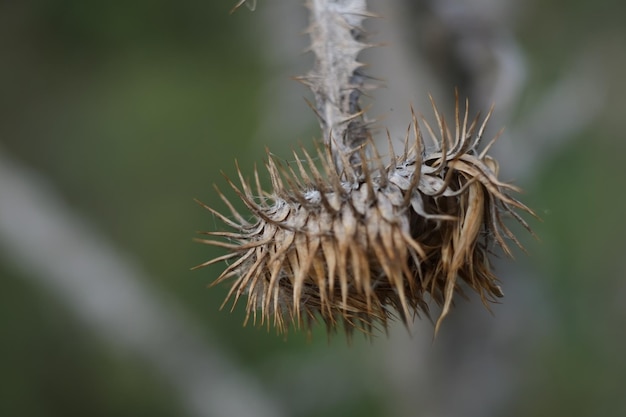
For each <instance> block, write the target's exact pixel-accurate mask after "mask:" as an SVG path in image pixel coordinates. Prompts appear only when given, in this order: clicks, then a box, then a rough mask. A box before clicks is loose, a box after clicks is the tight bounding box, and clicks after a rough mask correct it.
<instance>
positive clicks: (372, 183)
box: [198, 98, 534, 334]
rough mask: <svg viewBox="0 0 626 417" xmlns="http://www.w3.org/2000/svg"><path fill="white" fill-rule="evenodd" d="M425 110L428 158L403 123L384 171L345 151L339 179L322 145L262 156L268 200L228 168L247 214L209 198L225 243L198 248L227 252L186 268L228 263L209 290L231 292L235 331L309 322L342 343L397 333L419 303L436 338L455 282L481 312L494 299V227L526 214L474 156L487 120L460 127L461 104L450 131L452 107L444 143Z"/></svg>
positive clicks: (373, 157) (498, 242) (416, 131)
mask: <svg viewBox="0 0 626 417" xmlns="http://www.w3.org/2000/svg"><path fill="white" fill-rule="evenodd" d="M433 108H434V112H435V116H436V119H437V127H436V129H435V130H436V131H437V134H436V133H435V131H434V130H433V129H432V128H431V127H430V126H429V125H428V123H427V122H426V121H423V126H424V128H425V131H426V132H427V133H428V136H430V137H431V138H432V142H433V144H432V146H430V147H429V149H427V148H426V146H425V144H424V141H423V138H422V131H421V130H420V127H419V125H418V121H417V118H416V117H415V115H414V116H413V121H412V124H411V127H410V131H409V132H407V137H406V140H405V147H404V151H403V152H402V154H400V155H396V154H394V151H393V147H392V146H391V144H390V145H389V153H390V159H391V162H390V163H389V164H388V165H386V166H385V165H384V164H383V161H382V158H381V157H380V155H379V154H378V152H377V150H376V147H375V146H374V145H373V144H371V143H367V144H366V145H364V146H361V147H359V148H358V149H357V151H355V152H357V153H358V156H359V158H358V160H359V161H362V162H361V163H360V164H358V165H356V166H355V164H354V163H352V162H351V161H350V157H351V155H343V154H342V153H341V152H339V153H338V155H339V157H340V158H342V159H343V163H341V164H340V166H341V167H342V171H341V172H340V173H338V172H337V169H336V166H337V164H336V162H334V161H333V155H332V152H331V150H330V147H329V145H324V146H320V147H319V148H318V150H317V155H314V156H311V155H310V154H309V153H307V152H306V151H305V150H302V155H303V156H302V157H301V156H299V155H298V154H296V153H295V152H294V160H293V162H289V163H281V162H280V161H278V160H277V159H276V158H275V157H273V156H272V155H271V154H269V152H268V161H267V165H266V167H267V171H268V172H269V176H270V178H271V183H272V189H271V190H270V191H269V192H266V191H264V190H263V189H262V188H261V186H260V181H259V175H258V172H256V170H255V172H254V178H255V181H254V182H255V187H254V189H253V188H252V187H251V185H250V184H249V182H248V181H246V180H245V179H244V177H243V175H242V174H241V172H240V171H239V168H238V174H239V179H240V185H235V184H234V183H233V182H231V181H230V180H229V184H230V186H231V187H232V188H233V190H234V191H235V193H236V194H237V195H238V197H239V198H240V199H241V200H242V201H243V203H244V204H245V205H246V207H247V209H248V210H249V211H250V214H249V215H242V214H241V213H239V212H238V211H237V210H236V209H235V207H234V205H233V204H231V202H230V201H229V200H228V199H227V198H226V197H225V196H224V195H223V194H222V193H221V192H219V190H218V193H219V195H220V197H221V198H222V200H223V201H224V202H225V204H226V205H227V207H228V208H229V210H230V215H229V216H226V215H223V214H221V213H219V212H218V211H216V210H214V209H213V208H211V207H208V206H206V205H204V207H205V208H206V209H208V210H209V211H210V212H211V213H213V214H214V215H215V216H216V217H218V218H219V219H221V221H223V222H224V224H225V225H227V226H228V227H230V228H231V229H232V231H210V232H203V234H205V235H208V236H209V238H206V239H199V241H200V242H202V243H206V244H209V245H213V246H218V247H222V248H225V249H228V250H229V253H228V254H226V255H223V256H220V257H217V258H215V259H212V260H209V261H208V262H205V263H203V264H202V265H199V266H198V267H204V266H207V265H211V264H214V263H217V262H221V261H226V262H228V266H227V267H226V269H225V270H224V272H222V274H221V275H220V276H219V277H218V278H217V280H216V281H215V282H214V283H213V284H218V283H221V282H223V281H227V280H230V281H232V284H231V285H232V287H231V289H230V292H229V293H228V296H227V298H226V300H225V301H224V304H226V303H227V302H228V300H231V299H232V300H233V307H234V305H235V304H236V303H237V301H238V300H239V298H240V297H241V296H242V295H245V296H246V297H247V306H246V309H247V316H246V322H247V321H248V320H249V319H250V317H252V318H253V321H255V322H257V321H259V322H260V323H261V324H263V323H266V324H267V325H268V326H269V324H270V322H271V323H273V324H274V326H275V327H276V329H277V330H278V332H284V331H286V330H287V328H288V327H289V324H290V323H293V324H294V325H295V326H296V327H305V328H306V329H310V328H311V326H312V324H313V323H314V322H315V321H317V319H321V320H322V321H323V322H325V324H326V326H327V328H328V330H329V331H334V330H336V329H337V328H338V327H339V326H340V325H343V328H344V329H345V330H346V332H347V333H348V334H351V333H352V331H353V330H354V329H358V330H361V331H364V332H365V333H367V334H371V331H372V329H373V328H374V327H376V326H377V325H379V326H381V327H382V328H385V329H386V328H387V326H388V323H389V320H390V318H392V317H393V316H399V317H400V319H401V320H403V321H404V322H408V321H409V320H411V319H412V318H413V317H414V316H416V315H419V314H420V313H425V314H426V315H428V302H429V300H432V301H434V302H435V303H436V304H438V305H440V306H442V310H441V314H440V316H439V319H438V321H437V325H436V331H437V329H438V328H439V326H440V324H441V321H442V319H443V318H444V317H445V316H446V315H447V314H448V312H449V310H450V308H451V305H452V302H453V296H454V293H455V292H461V287H460V281H463V282H465V284H466V285H467V286H468V287H469V288H471V289H473V290H474V291H476V292H477V293H478V294H479V296H480V297H481V299H482V300H483V302H484V303H485V304H486V305H487V302H488V301H490V300H494V299H495V298H496V297H501V296H502V291H501V289H500V287H499V286H498V280H497V278H496V277H495V276H494V274H493V273H492V270H491V266H490V262H489V255H490V252H492V250H493V249H494V247H496V246H499V247H500V248H501V249H502V250H503V251H504V253H506V254H508V255H510V254H511V251H510V249H509V246H508V245H507V240H510V241H513V242H514V243H515V244H516V245H518V246H520V247H521V245H520V243H519V241H518V240H517V239H516V238H515V236H514V235H513V233H512V232H511V231H510V230H509V229H508V228H507V226H506V225H505V224H504V223H503V219H502V217H503V216H504V215H506V216H512V217H513V218H515V219H517V220H518V221H519V222H520V223H521V224H522V225H523V226H524V227H526V228H527V229H528V230H530V229H529V227H528V224H527V223H526V222H525V221H524V220H523V219H522V218H521V217H520V216H519V215H518V214H517V213H516V210H521V211H524V212H527V213H530V214H533V212H532V211H531V210H530V209H529V208H528V207H526V206H525V205H523V204H522V203H520V202H519V201H518V200H516V199H515V198H513V197H511V196H510V195H509V193H510V192H511V191H517V188H516V187H514V186H512V185H510V184H507V183H504V182H502V181H500V180H499V179H498V165H497V163H496V161H495V160H493V159H492V158H490V157H489V156H487V154H486V152H487V151H488V149H489V148H490V146H491V145H492V144H493V142H494V141H495V139H496V138H497V136H496V137H495V138H494V139H493V140H492V141H491V142H490V143H489V144H488V145H487V146H486V147H485V148H484V149H483V150H481V151H479V150H478V147H479V143H480V140H481V137H482V135H483V131H484V129H485V125H486V123H487V121H488V119H489V116H490V115H491V112H489V114H488V115H487V117H486V118H485V119H484V121H483V122H482V124H480V126H479V119H478V116H477V117H476V118H475V119H473V120H472V121H468V104H467V102H466V103H465V111H464V113H463V118H462V119H461V115H460V112H459V105H458V98H457V105H456V112H455V132H454V135H452V134H451V132H450V131H449V128H448V126H446V123H445V121H444V118H443V116H441V115H440V113H439V111H438V110H437V108H436V106H435V105H434V103H433ZM410 136H412V137H411V138H410ZM330 143H333V142H332V141H330ZM316 160H318V161H319V163H318V165H316V163H315V161H316ZM533 215H534V214H533ZM223 306H224V305H222V307H223ZM258 315H259V316H260V320H258V317H257V316H258Z"/></svg>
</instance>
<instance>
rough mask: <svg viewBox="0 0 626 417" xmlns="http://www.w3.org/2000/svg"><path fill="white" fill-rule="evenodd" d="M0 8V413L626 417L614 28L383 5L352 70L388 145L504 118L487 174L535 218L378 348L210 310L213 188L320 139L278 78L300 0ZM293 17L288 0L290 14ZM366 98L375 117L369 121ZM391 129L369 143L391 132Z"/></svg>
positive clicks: (565, 5)
mask: <svg viewBox="0 0 626 417" xmlns="http://www.w3.org/2000/svg"><path fill="white" fill-rule="evenodd" d="M232 3H233V2H232V1H194V0H181V1H178V2H168V1H162V0H152V1H143V0H137V1H133V2H125V1H119V0H110V1H78V0H57V1H54V2H51V1H37V0H31V1H4V2H1V3H0V109H1V110H0V282H1V286H0V331H1V336H0V370H1V371H0V415H2V416H23V417H28V416H50V417H52V416H63V417H68V416H85V415H91V416H116V417H122V416H133V417H135V416H546V415H551V416H558V415H567V416H570V417H576V416H580V417H583V416H590V415H601V416H606V417H611V416H615V417H618V416H624V415H626V395H624V394H625V392H626V391H625V387H626V359H625V358H624V352H626V302H625V301H624V300H625V299H626V279H625V276H626V268H625V267H624V262H623V259H622V258H623V257H624V254H625V253H626V244H624V236H626V220H625V219H624V213H626V197H625V196H624V192H625V191H626V189H625V186H624V178H626V163H625V162H626V160H625V159H624V158H625V157H624V155H625V154H626V142H625V139H626V138H625V137H624V131H625V129H626V122H625V117H624V108H625V107H624V104H623V103H624V101H623V98H624V97H626V81H625V80H624V77H623V74H626V53H625V50H626V26H625V25H624V23H623V16H624V15H625V14H626V10H625V9H626V7H625V6H623V4H622V2H618V1H614V0H597V1H594V2H587V1H571V0H570V1H563V0H545V1H537V0H535V1H529V2H522V1H514V0H509V1H495V0H494V1H489V0H480V1H479V0H473V1H465V2H463V1H456V0H448V1H426V0H421V1H408V0H407V1H400V0H398V1H382V0H379V1H372V2H371V9H372V10H374V11H376V12H379V13H380V14H381V15H383V19H378V20H375V21H371V22H368V27H369V28H371V31H372V32H373V33H374V35H373V40H374V41H377V42H387V46H385V47H383V48H375V49H373V50H370V51H368V52H367V53H366V54H364V60H367V62H371V64H372V65H371V73H372V74H373V75H375V76H377V77H380V78H382V79H383V80H384V81H385V84H386V87H385V88H383V89H380V90H378V91H376V92H374V93H373V95H372V98H370V100H371V102H375V104H376V105H375V106H374V108H373V110H372V111H373V114H372V115H373V116H376V117H379V120H380V122H379V124H380V126H386V127H388V128H389V129H390V131H391V132H392V136H393V137H394V138H397V139H399V138H401V137H402V133H401V132H402V131H403V130H404V129H406V125H407V124H408V115H409V111H408V108H409V104H410V103H413V104H414V105H416V106H417V107H418V108H419V109H420V110H421V111H422V112H424V113H425V114H427V116H428V114H430V113H429V109H428V107H427V104H426V103H427V102H426V101H425V97H426V95H427V93H429V92H430V93H433V95H434V97H435V99H436V100H437V101H438V102H439V103H440V104H443V106H444V107H445V106H447V108H448V109H449V112H448V114H451V111H452V107H451V106H449V104H450V103H451V100H450V99H451V98H452V92H453V89H454V87H455V86H457V87H459V89H460V90H461V93H462V95H469V96H470V100H471V102H472V103H476V104H472V106H474V105H475V106H477V107H474V108H476V109H478V108H480V107H485V106H488V105H489V104H490V102H495V104H496V106H497V107H496V113H495V115H494V118H495V121H494V123H493V124H492V126H491V132H489V133H490V134H491V135H493V134H495V132H496V131H497V130H498V129H499V126H500V125H506V127H507V131H506V133H505V134H504V135H503V137H502V138H501V139H500V142H499V143H498V144H497V146H496V148H495V149H494V151H495V152H496V153H497V154H498V156H499V158H500V159H501V161H502V162H501V165H502V167H501V169H502V175H503V176H504V177H505V178H506V179H515V180H516V181H517V182H518V183H519V184H521V185H522V186H523V188H524V189H525V190H526V191H525V195H524V196H523V200H524V201H525V202H526V203H527V204H528V205H530V206H531V207H533V208H535V209H536V211H537V213H538V214H539V215H540V216H541V217H542V219H543V221H542V222H539V221H535V220H532V221H531V223H532V225H533V228H534V229H535V232H536V233H537V235H538V236H539V237H540V241H535V240H533V239H532V238H531V237H529V236H527V235H524V234H523V231H520V234H521V236H522V240H523V241H524V243H525V245H526V247H527V249H528V252H529V254H528V255H525V254H524V253H522V252H521V251H518V252H516V260H515V262H513V261H510V260H506V259H503V260H501V261H498V263H497V267H498V271H499V272H500V275H501V276H502V279H503V283H502V286H503V289H504V291H505V294H506V297H505V298H504V300H503V303H502V304H500V305H495V306H494V307H493V311H494V314H493V315H490V314H489V313H488V312H487V311H486V310H485V309H484V308H483V307H482V306H481V305H480V303H479V302H477V300H476V299H475V298H474V297H470V300H469V301H465V300H459V301H458V303H457V306H456V309H455V311H454V312H453V314H452V315H451V317H450V318H449V319H448V320H447V321H446V322H445V324H444V326H443V328H442V330H441V333H440V335H439V337H438V338H437V339H436V340H434V341H433V339H432V336H433V326H432V324H431V323H429V322H428V321H418V322H416V324H415V325H414V326H413V327H412V328H411V329H410V330H411V334H412V336H408V335H407V331H406V329H405V328H403V327H402V326H397V327H394V328H393V329H391V331H390V334H389V335H388V336H386V335H384V334H380V335H379V336H378V337H376V338H375V339H374V340H373V341H372V342H369V341H366V340H364V339H363V338H360V337H356V338H355V339H354V340H353V341H352V343H351V344H350V345H348V343H347V342H346V341H345V340H344V339H343V337H342V336H341V335H339V336H336V337H334V338H332V339H331V340H328V339H327V337H326V335H325V331H324V329H316V330H315V331H314V332H313V334H312V336H311V338H310V340H308V338H307V336H306V335H303V334H299V333H290V334H289V335H288V337H287V338H286V339H285V338H283V337H281V336H276V335H275V334H274V332H273V331H269V332H268V331H267V330H266V329H265V328H255V327H253V326H248V327H246V328H243V327H242V325H241V323H242V319H243V312H242V310H243V305H242V306H239V307H238V308H236V309H235V310H234V312H233V314H229V313H228V311H227V310H228V309H226V311H221V312H220V311H218V308H219V305H220V304H221V302H222V299H223V297H224V296H225V294H226V292H227V288H226V287H219V288H213V289H209V290H207V289H206V285H207V284H208V283H210V282H211V281H212V280H213V279H214V278H215V277H216V276H217V275H218V274H219V272H220V267H221V266H220V265H217V266H214V267H213V266H212V267H209V268H206V269H202V270H199V271H195V272H191V271H190V267H192V266H194V265H197V264H199V263H202V262H204V261H205V260H207V259H209V258H211V257H214V256H217V255H219V254H220V252H219V250H214V248H209V247H206V246H202V245H199V244H197V243H194V242H192V238H193V237H194V234H195V232H196V231H198V230H208V229H212V228H214V227H216V225H217V224H218V223H219V222H218V221H217V220H216V219H215V218H213V216H211V215H210V213H208V212H206V211H204V210H203V209H202V208H201V207H199V206H198V205H197V204H195V203H194V201H193V199H194V198H198V199H200V200H202V201H204V202H207V203H210V204H212V205H215V206H217V207H218V208H223V207H224V206H223V204H222V203H221V202H220V201H219V199H217V198H216V192H215V191H214V190H213V188H212V184H213V183H217V184H218V185H220V186H221V188H223V189H224V188H227V186H226V183H225V181H224V180H223V178H222V177H221V176H220V171H224V172H225V173H226V174H227V175H231V176H232V174H233V173H234V172H235V168H234V160H235V159H237V160H238V162H239V165H240V166H241V167H242V170H244V171H247V172H248V173H251V172H252V167H253V166H254V164H255V163H256V164H259V165H260V164H262V161H263V159H264V155H265V154H264V152H265V151H264V148H265V147H266V146H268V147H269V148H270V149H271V150H272V152H274V153H276V154H277V155H279V156H283V157H285V158H288V157H289V156H288V155H289V152H290V149H291V148H293V147H297V146H299V144H300V143H302V144H304V145H305V146H310V144H311V139H312V138H314V137H315V136H316V135H317V134H318V130H317V127H316V121H315V118H314V116H313V114H312V112H311V111H310V110H309V109H308V108H307V106H306V104H305V101H304V100H303V97H308V93H307V91H306V90H305V89H304V87H303V86H301V85H299V84H297V83H296V82H294V81H292V80H290V77H291V76H295V75H299V74H302V73H303V72H304V71H306V70H307V69H308V68H309V67H310V65H311V63H312V58H311V57H310V56H308V55H306V54H304V53H303V50H304V48H305V47H306V43H307V38H306V36H304V35H302V31H303V30H304V28H305V26H306V22H307V16H306V10H305V9H304V8H303V7H302V6H301V5H300V3H301V2H294V1H287V0H272V1H270V0H266V1H264V0H259V1H258V4H257V10H256V11H255V12H250V11H249V10H247V9H246V8H245V7H243V8H241V9H240V10H239V11H238V12H236V13H234V14H232V15H231V14H229V10H230V9H231V7H232V6H233V4H232ZM288 3H289V4H288ZM374 99H376V100H375V101H374ZM381 130H382V129H381Z"/></svg>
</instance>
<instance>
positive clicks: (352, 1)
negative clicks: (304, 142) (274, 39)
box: [301, 0, 373, 173]
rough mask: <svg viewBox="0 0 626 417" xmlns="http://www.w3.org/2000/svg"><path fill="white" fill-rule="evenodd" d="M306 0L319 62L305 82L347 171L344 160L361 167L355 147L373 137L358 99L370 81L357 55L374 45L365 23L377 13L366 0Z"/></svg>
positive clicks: (326, 134)
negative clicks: (363, 25) (365, 30)
mask: <svg viewBox="0 0 626 417" xmlns="http://www.w3.org/2000/svg"><path fill="white" fill-rule="evenodd" d="M307 5H308V8H309V9H310V27H309V34H310V36H311V50H312V51H313V53H314V54H315V65H314V68H313V70H312V71H310V72H309V73H308V74H307V75H306V76H304V77H302V78H301V81H302V82H304V83H305V84H306V85H308V86H309V88H311V90H312V91H313V94H314V96H315V111H316V113H317V116H318V118H319V122H320V126H321V128H322V133H323V135H324V142H325V143H326V144H327V145H328V146H329V147H330V149H331V152H332V155H333V160H334V162H335V167H336V169H337V172H339V173H341V172H343V171H344V167H343V161H349V163H350V165H351V166H352V168H353V169H355V168H357V169H358V166H359V165H360V163H361V158H360V153H359V152H355V151H356V150H357V149H358V148H359V147H360V145H362V144H363V143H364V142H365V141H366V140H367V139H368V137H369V130H368V127H367V121H366V118H365V116H364V113H363V111H362V109H361V107H360V105H359V99H360V97H361V94H362V92H363V90H364V89H367V88H371V86H368V85H367V84H366V83H365V81H366V80H367V77H366V76H365V75H364V74H363V72H362V70H361V68H362V67H363V64H361V63H360V62H358V61H357V56H358V54H359V53H360V52H361V51H362V50H363V49H365V48H367V47H369V46H370V45H368V44H367V43H364V42H363V38H364V35H365V34H364V31H363V29H362V27H361V24H362V22H363V20H364V19H366V18H368V17H372V16H373V15H372V14H371V13H369V12H368V11H367V7H366V0H308V2H307Z"/></svg>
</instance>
